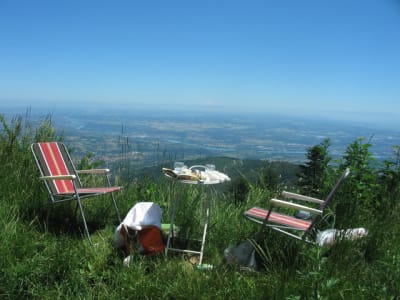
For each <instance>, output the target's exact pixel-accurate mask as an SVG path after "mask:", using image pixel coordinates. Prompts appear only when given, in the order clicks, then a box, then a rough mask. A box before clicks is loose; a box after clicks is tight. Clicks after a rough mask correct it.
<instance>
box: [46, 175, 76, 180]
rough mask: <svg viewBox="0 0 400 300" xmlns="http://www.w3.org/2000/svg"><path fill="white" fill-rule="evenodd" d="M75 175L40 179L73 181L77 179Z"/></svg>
mask: <svg viewBox="0 0 400 300" xmlns="http://www.w3.org/2000/svg"><path fill="white" fill-rule="evenodd" d="M75 178H76V176H75V175H54V176H41V177H39V179H42V180H72V179H75Z"/></svg>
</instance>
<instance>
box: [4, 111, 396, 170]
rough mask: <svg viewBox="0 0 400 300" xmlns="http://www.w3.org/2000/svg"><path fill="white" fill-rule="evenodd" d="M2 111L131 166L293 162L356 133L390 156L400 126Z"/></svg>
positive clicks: (205, 114) (336, 152)
mask: <svg viewBox="0 0 400 300" xmlns="http://www.w3.org/2000/svg"><path fill="white" fill-rule="evenodd" d="M4 110H5V111H4V114H5V115H6V116H7V117H8V118H12V117H14V116H16V115H18V114H19V115H28V116H29V118H30V119H31V120H32V121H36V120H37V121H40V120H43V119H44V118H45V117H46V116H50V117H51V119H52V123H53V124H54V126H55V128H57V130H60V132H63V134H64V136H65V140H66V142H67V143H68V144H69V146H71V147H72V148H74V151H75V153H76V155H84V154H85V153H87V152H92V153H94V154H95V155H96V158H98V159H104V160H105V161H109V162H113V161H118V160H120V159H124V160H131V161H132V163H134V164H136V165H137V166H139V167H145V166H151V165H155V164H159V163H160V162H161V161H164V160H176V159H179V160H187V159H195V158H199V157H200V158H201V157H209V156H227V157H231V158H240V159H244V158H247V159H262V160H271V161H273V160H284V161H289V162H294V163H298V162H301V161H303V160H304V159H305V156H304V155H305V153H306V151H307V148H309V147H312V146H314V145H316V144H319V143H321V142H322V141H323V139H325V138H329V139H330V140H331V147H330V152H331V153H330V154H331V156H332V157H334V158H337V157H341V156H342V155H343V152H344V150H345V149H346V147H347V146H348V144H349V143H351V142H353V141H354V140H356V139H358V138H364V139H365V142H368V141H369V142H370V143H371V144H372V147H371V152H372V153H373V155H374V156H375V157H376V158H377V159H379V160H381V159H386V158H388V157H390V156H391V155H392V153H393V149H392V146H394V145H399V144H400V130H396V129H395V128H394V129H391V128H390V127H386V128H385V127H382V126H380V127H378V126H376V125H374V124H368V123H357V122H349V121H333V120H324V119H322V118H320V119H318V118H317V117H314V118H312V117H303V118H302V117H292V116H288V115H286V116H285V115H277V114H249V113H247V114H239V113H222V112H210V111H172V110H166V111H158V110H149V109H147V110H146V109H140V110H136V111H135V110H124V109H122V108H119V109H115V108H114V109H112V110H99V109H93V108H92V109H82V108H79V107H77V108H75V109H73V108H68V109H64V110H60V109H58V110H54V111H53V112H52V111H49V110H46V109H29V108H28V109H25V110H24V109H11V108H8V109H4Z"/></svg>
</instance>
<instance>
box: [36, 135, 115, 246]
mask: <svg viewBox="0 0 400 300" xmlns="http://www.w3.org/2000/svg"><path fill="white" fill-rule="evenodd" d="M31 150H32V153H33V156H34V158H35V161H36V164H37V166H38V168H39V171H40V179H42V180H43V181H44V183H45V186H46V188H47V190H48V192H49V194H50V202H51V203H60V202H66V201H77V203H78V206H79V210H80V212H81V215H82V219H83V223H84V226H85V232H86V235H87V237H88V239H89V242H90V243H92V240H91V238H90V234H89V230H88V226H87V223H86V218H85V214H84V211H83V206H82V202H81V200H82V199H85V198H89V197H96V196H100V195H105V194H110V197H111V200H112V202H113V205H114V208H115V210H116V212H117V217H118V219H119V222H121V218H120V215H119V212H118V207H117V204H116V202H115V197H114V192H116V191H119V190H120V189H121V187H119V186H111V184H110V180H109V177H108V173H109V169H90V170H76V169H75V166H74V164H73V162H72V160H71V157H70V155H69V153H68V150H67V148H66V147H65V145H64V144H63V143H60V142H41V143H34V144H32V145H31ZM79 174H95V175H103V176H104V177H105V181H106V183H107V186H106V187H83V185H82V181H81V179H80V178H79Z"/></svg>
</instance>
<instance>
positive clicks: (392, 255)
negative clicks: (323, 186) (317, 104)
mask: <svg viewBox="0 0 400 300" xmlns="http://www.w3.org/2000/svg"><path fill="white" fill-rule="evenodd" d="M0 121H1V126H2V127H1V128H0V172H1V176H0V187H1V191H0V226H1V230H0V241H1V243H0V257H1V258H2V259H1V260H0V298H2V299H27V298H29V299H77V298H78V299H210V298H213V299H226V298H228V299H398V298H399V297H400V292H399V291H400V250H399V249H400V225H399V224H400V205H399V196H398V195H399V193H398V192H399V164H398V161H397V160H396V159H397V157H396V153H395V154H394V158H393V159H392V160H391V161H388V162H386V163H385V164H384V165H383V166H365V165H360V166H355V165H353V166H352V167H353V169H354V174H355V175H354V176H353V177H352V179H351V180H349V181H348V182H347V183H346V185H345V186H344V187H343V189H341V190H340V192H339V195H338V197H337V198H336V199H335V202H334V203H335V205H334V206H333V208H332V209H334V210H335V209H336V213H339V215H338V216H337V220H336V224H335V225H336V226H339V227H345V226H353V227H358V226H363V227H366V228H367V229H368V230H369V235H368V236H367V237H366V238H364V239H361V240H357V241H340V242H338V243H337V244H336V245H335V246H334V247H331V248H330V249H324V248H320V247H316V246H312V245H308V244H304V243H302V242H299V241H293V240H290V239H289V238H287V237H285V236H282V235H280V234H279V233H276V232H269V231H267V232H266V234H265V235H264V236H263V238H262V239H260V240H259V241H258V242H259V245H260V246H261V247H262V249H263V251H264V253H265V256H264V257H263V258H262V260H261V262H262V264H263V267H264V268H263V269H262V270H261V271H260V272H249V271H243V270H240V269H239V268H237V267H235V266H231V265H227V264H226V263H225V261H224V257H223V251H224V249H225V248H226V247H228V246H229V245H232V244H236V243H238V242H240V241H243V240H245V239H246V238H249V237H253V236H254V234H255V233H256V232H257V231H258V227H257V226H256V225H254V224H252V223H250V222H248V221H245V219H244V218H243V217H242V213H243V211H244V210H245V209H246V208H248V207H251V206H253V205H259V206H266V205H267V201H268V200H267V199H269V198H270V197H271V196H272V195H275V193H276V192H277V191H273V190H268V189H267V188H265V187H264V186H262V185H260V184H257V183H253V182H250V184H249V187H250V189H249V193H248V194H247V196H246V197H245V199H243V201H241V202H235V201H231V199H230V194H229V193H225V192H223V191H221V190H214V189H212V188H211V189H206V190H203V189H202V188H200V187H197V186H182V185H178V184H176V183H171V182H170V181H168V180H167V179H165V178H162V179H160V180H158V181H156V182H155V181H154V180H151V178H149V179H147V180H141V181H140V182H131V181H130V182H121V183H122V184H123V185H124V190H123V191H122V192H121V193H118V194H117V202H118V205H119V208H120V211H121V212H122V214H124V213H126V212H127V211H128V210H129V209H130V208H131V207H132V206H133V205H134V204H135V203H136V202H139V201H154V202H156V203H158V204H159V205H160V206H161V207H162V209H163V221H164V222H166V223H167V222H168V221H169V213H170V199H179V200H180V209H179V211H178V214H177V216H176V223H177V224H178V225H179V227H180V228H181V230H182V234H184V235H187V236H196V235H198V234H199V233H200V232H201V227H199V226H198V221H201V220H202V219H203V217H204V202H205V199H206V197H207V196H208V197H210V199H211V202H212V210H211V225H210V228H209V232H208V237H207V242H206V250H205V258H204V259H205V262H207V263H211V264H213V265H214V268H213V269H212V270H209V271H200V270H196V269H195V268H194V267H193V265H192V264H191V263H190V262H189V259H188V257H186V256H185V255H180V254H179V255H177V254H176V255H173V254H172V255H169V256H168V257H167V258H165V257H163V256H160V257H143V256H140V255H137V254H134V256H133V258H132V262H131V267H130V268H126V267H124V266H123V265H122V256H121V253H119V252H118V251H116V250H115V249H114V247H113V241H112V236H113V232H114V229H115V226H116V225H117V220H116V217H115V215H114V214H113V213H112V209H110V207H109V204H108V202H109V201H104V202H102V201H92V202H91V201H84V205H85V208H86V209H85V211H87V218H88V222H89V224H90V231H91V234H92V239H93V242H94V243H95V244H96V246H95V247H93V246H92V245H91V244H90V243H89V242H88V241H87V239H86V238H85V236H84V233H83V228H82V222H81V220H79V215H77V214H76V212H75V206H74V205H73V204H59V205H49V204H48V203H47V195H46V191H45V190H44V189H43V186H42V183H41V182H39V181H38V179H37V177H38V173H37V172H38V171H37V170H36V167H35V165H34V162H33V159H32V155H31V153H30V150H29V145H30V143H32V142H35V141H45V140H62V139H63V137H62V134H61V133H59V132H57V131H56V130H55V129H54V128H53V126H52V124H51V118H50V117H46V118H44V119H43V120H42V122H41V123H40V124H37V125H35V126H33V125H32V123H31V122H30V120H29V115H27V116H25V117H18V116H17V117H15V118H13V119H11V120H6V119H5V118H4V117H3V116H1V115H0ZM364 146H365V145H363V144H355V145H352V148H351V149H353V150H354V149H356V150H357V149H358V150H360V149H361V150H365V148H368V147H364ZM357 147H358V148H357ZM367 150H368V149H367ZM361 152H362V151H361ZM363 154H365V151H364V152H363ZM353 155H354V152H353ZM364 157H365V156H364ZM84 162H85V163H86V164H87V163H88V161H84ZM340 164H341V165H343V166H345V165H346V164H347V165H348V164H350V165H351V164H352V160H351V159H350V158H344V159H343V161H342V162H341V163H340ZM363 168H366V169H363ZM115 175H116V176H118V175H119V174H115ZM336 175H337V174H336V173H334V174H332V177H331V178H330V180H331V181H333V179H334V178H335V176H336ZM119 178H120V177H119ZM376 183H379V185H376Z"/></svg>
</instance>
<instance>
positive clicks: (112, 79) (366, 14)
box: [0, 0, 400, 120]
mask: <svg viewBox="0 0 400 300" xmlns="http://www.w3.org/2000/svg"><path fill="white" fill-rule="evenodd" d="M0 101H1V103H2V104H6V103H8V102H11V103H20V104H21V105H30V106H35V105H38V104H49V103H51V104H55V103H64V104H65V103H71V104H77V103H81V104H82V103H85V104H94V105H105V106H119V105H121V106H122V105H131V106H133V107H135V106H137V107H142V106H149V107H154V108H162V107H170V108H174V107H185V108H193V109H197V108H199V109H200V108H211V109H216V110H237V111H257V112H288V113H298V114H300V115H302V114H303V115H307V114H320V115H321V116H323V115H327V116H334V115H337V116H339V115H341V116H353V115H354V113H358V114H359V116H364V117H365V118H377V119H380V120H382V119H383V118H386V119H387V118H395V119H399V117H400V1H399V0H333V1H322V0H314V1H309V0H302V1H299V0H275V1H269V0H261V1H253V0H243V1H242V0H240V1H235V0H229V1H225V0H182V1H175V0H160V1H152V0H146V1H143V0H140V1H135V0H130V1H128V0H126V1H123V0H121V1H118V0H114V1H111V0H110V1H102V0H64V1H62V0H59V1H55V0H48V1H43V0H25V1H20V0H0Z"/></svg>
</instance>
